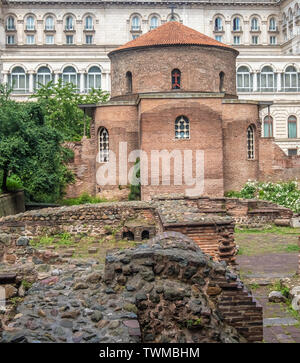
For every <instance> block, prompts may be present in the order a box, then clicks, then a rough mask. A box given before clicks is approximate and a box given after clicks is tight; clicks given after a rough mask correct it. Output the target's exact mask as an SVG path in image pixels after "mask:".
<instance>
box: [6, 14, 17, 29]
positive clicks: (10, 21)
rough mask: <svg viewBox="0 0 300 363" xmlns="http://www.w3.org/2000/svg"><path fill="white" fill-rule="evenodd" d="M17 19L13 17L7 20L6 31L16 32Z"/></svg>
mask: <svg viewBox="0 0 300 363" xmlns="http://www.w3.org/2000/svg"><path fill="white" fill-rule="evenodd" d="M15 29H16V28H15V19H14V17H13V16H9V17H8V18H7V20H6V30H15Z"/></svg>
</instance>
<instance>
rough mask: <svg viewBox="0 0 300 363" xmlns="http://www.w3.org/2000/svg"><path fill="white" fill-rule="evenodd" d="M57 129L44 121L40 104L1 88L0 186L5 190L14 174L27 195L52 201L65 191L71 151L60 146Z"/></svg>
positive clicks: (39, 200)
mask: <svg viewBox="0 0 300 363" xmlns="http://www.w3.org/2000/svg"><path fill="white" fill-rule="evenodd" d="M1 91H3V92H1ZM62 141H63V137H62V135H61V133H60V132H58V131H57V130H55V129H54V128H52V127H50V126H49V125H48V124H47V122H46V121H45V118H44V115H43V111H42V109H41V107H40V105H39V104H37V103H32V102H27V103H18V102H15V101H13V100H11V99H9V91H8V92H6V91H5V89H4V87H3V86H1V88H0V169H1V170H2V183H1V189H2V191H3V192H5V191H7V178H8V176H9V175H11V174H14V175H16V176H17V177H19V178H20V179H21V181H22V184H23V185H24V189H25V192H26V196H27V198H29V199H30V200H32V201H37V202H55V201H57V200H58V199H59V198H60V197H61V196H62V195H63V193H64V188H65V186H66V184H67V183H69V182H71V181H72V180H73V174H72V173H71V172H70V171H69V170H68V169H67V167H66V165H65V163H66V162H67V160H69V159H70V157H72V152H71V150H68V149H66V148H64V147H63V146H62Z"/></svg>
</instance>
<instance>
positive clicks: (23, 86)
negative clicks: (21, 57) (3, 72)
mask: <svg viewBox="0 0 300 363" xmlns="http://www.w3.org/2000/svg"><path fill="white" fill-rule="evenodd" d="M9 84H10V86H11V88H12V90H13V92H14V93H26V92H28V75H27V74H26V73H25V71H24V69H23V68H22V67H15V68H13V70H12V71H11V74H10V77H9Z"/></svg>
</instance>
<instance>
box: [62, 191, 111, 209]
mask: <svg viewBox="0 0 300 363" xmlns="http://www.w3.org/2000/svg"><path fill="white" fill-rule="evenodd" d="M104 202H107V199H105V198H98V197H93V196H91V195H89V194H88V193H86V192H85V193H82V194H81V195H80V196H79V197H78V198H68V199H63V200H62V201H61V202H60V204H61V205H68V206H71V205H80V204H96V203H104Z"/></svg>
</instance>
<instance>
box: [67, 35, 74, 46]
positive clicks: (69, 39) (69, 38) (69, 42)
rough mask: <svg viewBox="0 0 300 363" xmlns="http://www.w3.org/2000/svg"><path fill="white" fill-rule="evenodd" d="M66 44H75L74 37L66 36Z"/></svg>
mask: <svg viewBox="0 0 300 363" xmlns="http://www.w3.org/2000/svg"><path fill="white" fill-rule="evenodd" d="M66 43H67V44H73V35H67V36H66Z"/></svg>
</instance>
